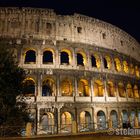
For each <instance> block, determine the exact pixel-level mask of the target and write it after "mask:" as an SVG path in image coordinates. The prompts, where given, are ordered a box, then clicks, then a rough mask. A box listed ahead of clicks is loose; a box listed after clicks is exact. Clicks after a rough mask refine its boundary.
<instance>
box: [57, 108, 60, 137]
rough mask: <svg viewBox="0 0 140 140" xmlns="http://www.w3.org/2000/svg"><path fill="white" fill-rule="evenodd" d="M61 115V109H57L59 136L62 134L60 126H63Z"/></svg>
mask: <svg viewBox="0 0 140 140" xmlns="http://www.w3.org/2000/svg"><path fill="white" fill-rule="evenodd" d="M60 115H61V113H60V108H59V107H58V108H57V134H58V133H60V130H61V129H60V126H61V116H60Z"/></svg>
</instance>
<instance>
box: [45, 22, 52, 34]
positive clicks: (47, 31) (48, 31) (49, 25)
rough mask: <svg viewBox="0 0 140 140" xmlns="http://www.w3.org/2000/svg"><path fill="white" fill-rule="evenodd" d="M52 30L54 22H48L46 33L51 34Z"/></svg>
mask: <svg viewBox="0 0 140 140" xmlns="http://www.w3.org/2000/svg"><path fill="white" fill-rule="evenodd" d="M51 30H52V24H51V23H46V33H47V34H50V33H51Z"/></svg>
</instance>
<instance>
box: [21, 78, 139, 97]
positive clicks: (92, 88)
mask: <svg viewBox="0 0 140 140" xmlns="http://www.w3.org/2000/svg"><path fill="white" fill-rule="evenodd" d="M73 83H74V82H73V80H71V79H70V78H64V79H61V80H60V85H59V91H60V93H61V96H73V94H74V92H75V87H74V86H75V85H74V84H73ZM91 83H92V84H93V85H91ZM41 85H42V86H41V89H42V91H41V93H42V96H56V82H55V80H54V79H53V78H50V77H48V78H46V79H44V80H43V81H42V84H41ZM35 88H36V82H35V80H34V79H33V78H26V79H25V80H24V81H23V94H24V95H26V96H34V95H35ZM92 92H93V95H94V96H95V97H103V96H104V94H105V92H107V94H108V96H109V97H116V96H117V93H118V94H119V96H120V97H129V98H139V97H140V96H139V88H138V86H137V85H136V84H134V85H133V86H132V84H131V83H127V84H126V85H124V83H123V82H118V83H117V84H116V83H114V82H113V81H111V80H109V81H106V84H105V83H104V82H103V81H102V80H98V79H96V80H94V81H92V82H91V81H89V80H86V79H79V80H78V81H77V93H76V94H77V95H78V96H82V97H85V96H91V93H92Z"/></svg>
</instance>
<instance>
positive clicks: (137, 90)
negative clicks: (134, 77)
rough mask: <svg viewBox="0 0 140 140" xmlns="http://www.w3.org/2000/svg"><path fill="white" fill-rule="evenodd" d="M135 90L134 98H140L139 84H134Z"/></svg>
mask: <svg viewBox="0 0 140 140" xmlns="http://www.w3.org/2000/svg"><path fill="white" fill-rule="evenodd" d="M133 91H134V98H139V89H138V86H137V85H134V88H133Z"/></svg>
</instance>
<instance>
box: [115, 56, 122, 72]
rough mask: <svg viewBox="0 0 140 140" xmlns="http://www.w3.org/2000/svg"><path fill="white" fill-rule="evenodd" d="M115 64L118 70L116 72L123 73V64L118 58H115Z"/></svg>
mask: <svg viewBox="0 0 140 140" xmlns="http://www.w3.org/2000/svg"><path fill="white" fill-rule="evenodd" d="M114 63H115V69H116V71H118V72H120V71H121V69H122V68H121V62H120V60H119V59H118V58H115V59H114Z"/></svg>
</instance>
